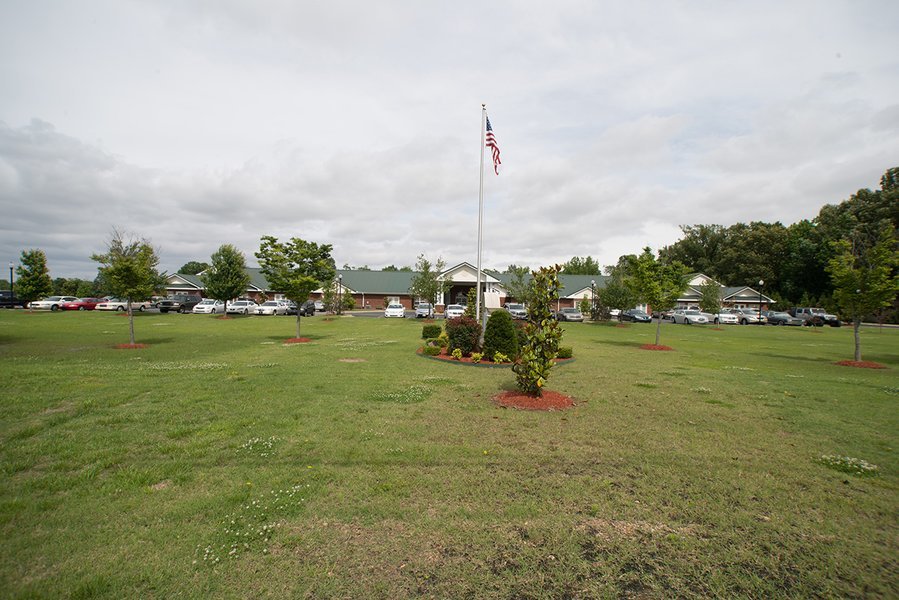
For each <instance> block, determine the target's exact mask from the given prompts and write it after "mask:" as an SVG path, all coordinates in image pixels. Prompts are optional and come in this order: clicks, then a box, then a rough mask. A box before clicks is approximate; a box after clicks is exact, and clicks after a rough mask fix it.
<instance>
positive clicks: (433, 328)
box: [421, 323, 442, 340]
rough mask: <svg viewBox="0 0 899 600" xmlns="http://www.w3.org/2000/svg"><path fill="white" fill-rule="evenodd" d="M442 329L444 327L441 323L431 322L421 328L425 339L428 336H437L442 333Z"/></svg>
mask: <svg viewBox="0 0 899 600" xmlns="http://www.w3.org/2000/svg"><path fill="white" fill-rule="evenodd" d="M441 331H442V329H441V327H440V325H437V324H436V323H431V324H428V325H425V326H424V327H422V328H421V337H422V339H425V340H426V339H428V338H436V337H437V336H438V335H440V332H441Z"/></svg>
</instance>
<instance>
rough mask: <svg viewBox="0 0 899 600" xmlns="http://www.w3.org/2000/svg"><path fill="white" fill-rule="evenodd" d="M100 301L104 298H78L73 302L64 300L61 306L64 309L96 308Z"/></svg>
mask: <svg viewBox="0 0 899 600" xmlns="http://www.w3.org/2000/svg"><path fill="white" fill-rule="evenodd" d="M100 302H102V300H100V299H99V298H78V299H77V300H74V301H72V302H64V303H63V304H62V305H61V306H60V307H59V308H61V309H62V310H94V308H96V307H97V304H99V303H100Z"/></svg>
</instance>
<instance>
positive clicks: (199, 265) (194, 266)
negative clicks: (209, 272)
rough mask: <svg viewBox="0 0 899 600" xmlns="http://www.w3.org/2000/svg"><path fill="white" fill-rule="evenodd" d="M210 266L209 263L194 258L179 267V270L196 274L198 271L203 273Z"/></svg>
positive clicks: (188, 273) (186, 273)
mask: <svg viewBox="0 0 899 600" xmlns="http://www.w3.org/2000/svg"><path fill="white" fill-rule="evenodd" d="M209 267H210V265H209V263H205V262H197V261H195V260H192V261H190V262H187V263H184V264H183V265H182V266H181V268H180V269H178V272H179V273H184V274H185V275H196V274H197V273H202V272H203V271H205V270H206V269H208V268H209ZM216 299H218V298H216Z"/></svg>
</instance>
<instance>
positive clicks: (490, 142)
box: [487, 117, 503, 175]
mask: <svg viewBox="0 0 899 600" xmlns="http://www.w3.org/2000/svg"><path fill="white" fill-rule="evenodd" d="M487 147H488V148H490V149H491V150H493V172H494V173H496V174H497V175H499V166H500V165H501V164H502V163H503V161H501V160H500V159H499V146H497V145H496V137H494V135H493V127H491V126H490V117H487Z"/></svg>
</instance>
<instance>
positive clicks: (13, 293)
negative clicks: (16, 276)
mask: <svg viewBox="0 0 899 600" xmlns="http://www.w3.org/2000/svg"><path fill="white" fill-rule="evenodd" d="M12 268H13V264H12V261H10V262H9V295H10V298H13V297H15V295H16V290H15V289H14V288H13V280H12Z"/></svg>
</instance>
